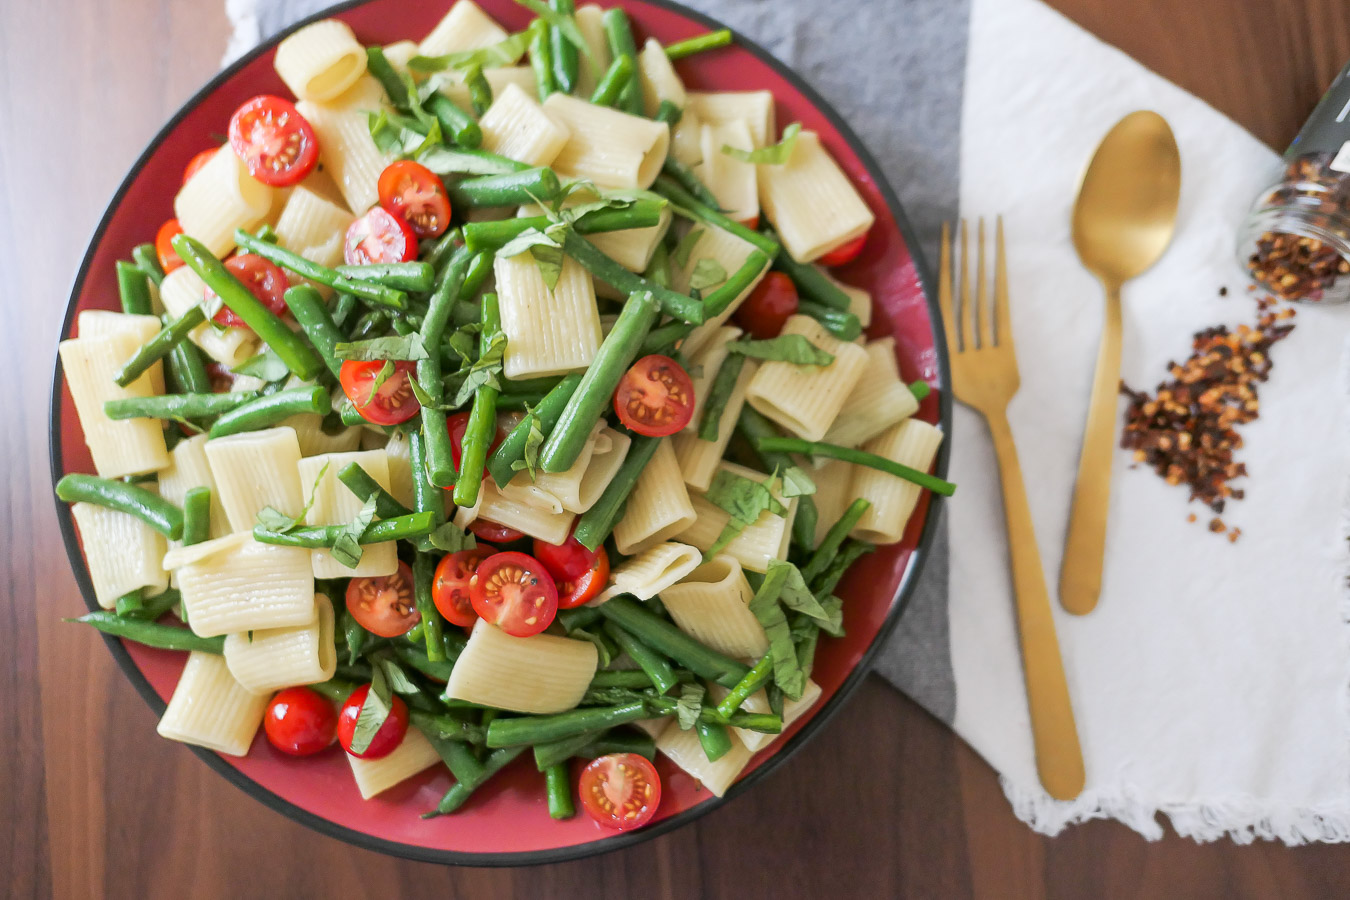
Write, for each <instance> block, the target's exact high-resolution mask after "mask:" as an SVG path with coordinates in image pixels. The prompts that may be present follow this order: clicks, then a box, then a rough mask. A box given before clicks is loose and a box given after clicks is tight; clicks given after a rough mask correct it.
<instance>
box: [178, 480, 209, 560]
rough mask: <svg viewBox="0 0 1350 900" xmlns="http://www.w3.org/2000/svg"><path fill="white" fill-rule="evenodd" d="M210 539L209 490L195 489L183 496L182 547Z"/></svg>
mask: <svg viewBox="0 0 1350 900" xmlns="http://www.w3.org/2000/svg"><path fill="white" fill-rule="evenodd" d="M210 537H211V489H210V488H209V487H195V488H191V489H190V490H188V492H187V493H186V494H184V495H183V546H184V547H186V546H188V545H189V544H200V543H201V542H202V541H205V540H207V539H209V538H210Z"/></svg>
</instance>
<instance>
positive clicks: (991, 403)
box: [938, 216, 1084, 800]
mask: <svg viewBox="0 0 1350 900" xmlns="http://www.w3.org/2000/svg"><path fill="white" fill-rule="evenodd" d="M951 256H952V252H951V234H950V231H949V229H948V226H947V224H946V223H945V222H944V223H943V225H942V251H941V255H940V257H939V263H938V265H939V272H938V301H939V303H940V305H941V306H942V325H943V327H944V328H945V329H946V332H947V349H948V352H949V353H950V355H951V361H952V387H953V389H954V390H955V393H956V398H957V399H958V400H960V401H961V402H962V403H964V404H965V405H966V406H969V407H970V408H972V409H974V410H975V411H976V412H978V413H980V415H982V416H984V418H985V421H986V422H988V423H989V434H990V436H991V437H992V438H993V440H994V454H995V455H996V456H997V457H998V469H999V477H1000V479H1001V480H1002V482H1003V509H1004V512H1005V513H1006V515H1007V519H1008V550H1009V554H1010V556H1011V558H1012V576H1013V593H1014V594H1015V595H1016V598H1017V621H1018V631H1019V633H1020V635H1021V642H1022V669H1023V671H1024V672H1025V673H1026V683H1027V705H1028V707H1029V708H1030V711H1031V730H1032V735H1033V738H1034V740H1035V745H1036V771H1037V772H1038V773H1039V774H1040V778H1041V784H1042V785H1043V786H1044V787H1045V790H1046V791H1047V792H1048V793H1049V794H1050V796H1052V797H1054V798H1055V799H1057V800H1071V799H1073V798H1074V797H1077V796H1078V794H1079V793H1080V792H1081V791H1082V790H1083V779H1084V775H1083V753H1082V750H1081V749H1080V748H1079V745H1078V731H1077V728H1076V726H1075V725H1074V719H1073V707H1072V705H1071V704H1070V703H1069V688H1068V684H1067V683H1066V682H1065V680H1064V664H1063V662H1062V660H1061V658H1060V655H1059V639H1058V638H1056V637H1055V620H1054V617H1053V615H1052V614H1051V611H1050V595H1049V593H1048V592H1047V591H1046V588H1045V573H1044V571H1043V570H1042V569H1041V558H1040V552H1039V550H1038V549H1037V547H1036V536H1035V534H1034V532H1033V531H1032V525H1031V508H1030V507H1029V506H1028V505H1027V492H1026V486H1025V485H1024V484H1023V482H1022V467H1021V465H1020V464H1019V463H1018V461H1017V448H1016V447H1015V446H1014V445H1013V437H1012V430H1011V429H1010V428H1009V427H1008V414H1007V409H1008V401H1009V400H1011V399H1012V398H1013V395H1014V394H1016V393H1017V388H1018V386H1019V384H1020V383H1021V380H1020V378H1019V377H1018V374H1017V355H1016V353H1015V352H1014V351H1013V335H1012V322H1011V320H1010V319H1009V318H1008V265H1007V260H1006V259H1005V257H1004V249H1003V217H1002V216H1000V217H999V218H998V220H997V225H996V229H995V237H994V307H993V309H992V310H990V309H989V303H988V299H987V291H986V289H985V256H984V219H980V221H979V226H978V237H977V255H976V269H975V272H976V274H975V304H974V306H973V307H972V306H971V303H970V274H969V268H970V254H969V252H968V249H967V245H966V222H965V220H964V219H962V220H961V254H960V261H959V263H958V265H959V266H960V269H961V287H960V291H961V296H960V300H961V305H960V308H959V309H956V308H954V304H953V301H952V278H953V274H952V259H951ZM958 316H959V317H960V332H959V335H958V331H957V326H956V319H957V317H958Z"/></svg>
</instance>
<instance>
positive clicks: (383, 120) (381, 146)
mask: <svg viewBox="0 0 1350 900" xmlns="http://www.w3.org/2000/svg"><path fill="white" fill-rule="evenodd" d="M366 129H367V130H368V131H369V132H370V139H371V140H372V141H374V142H375V147H376V149H378V150H379V151H380V152H381V153H384V154H389V153H397V152H399V151H400V150H401V149H403V143H404V138H403V129H401V128H399V127H398V126H397V125H395V124H394V123H393V122H391V121H390V120H389V111H388V110H383V109H382V110H380V112H379V113H378V114H376V113H373V112H370V113H366Z"/></svg>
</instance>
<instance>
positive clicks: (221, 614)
mask: <svg viewBox="0 0 1350 900" xmlns="http://www.w3.org/2000/svg"><path fill="white" fill-rule="evenodd" d="M193 551H195V552H193ZM175 552H183V553H184V555H187V556H190V557H195V558H194V559H193V561H192V562H189V563H187V564H185V565H183V566H181V567H179V568H178V569H177V576H178V589H179V591H180V592H181V593H182V595H183V609H184V611H186V612H187V618H188V625H189V626H190V627H191V628H192V631H193V633H194V634H197V635H200V636H201V637H213V636H215V635H218V634H231V633H233V632H236V631H251V630H255V629H263V628H284V627H286V626H290V625H306V624H308V623H310V622H313V621H314V618H315V616H317V615H318V610H317V608H316V607H315V605H314V573H313V571H312V570H311V569H310V562H309V551H308V550H304V549H301V548H299V547H281V546H278V545H276V544H260V543H258V542H257V541H255V540H253V536H252V535H250V534H243V533H241V534H232V535H230V536H229V537H223V538H217V539H216V540H214V541H207V542H206V543H203V544H193V545H192V546H191V547H184V548H183V550H182V551H175Z"/></svg>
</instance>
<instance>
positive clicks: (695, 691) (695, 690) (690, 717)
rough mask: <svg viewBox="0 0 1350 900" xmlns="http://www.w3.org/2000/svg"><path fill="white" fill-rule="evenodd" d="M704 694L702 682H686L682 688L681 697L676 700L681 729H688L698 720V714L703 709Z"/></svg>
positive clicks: (676, 712) (677, 717) (676, 715)
mask: <svg viewBox="0 0 1350 900" xmlns="http://www.w3.org/2000/svg"><path fill="white" fill-rule="evenodd" d="M703 694H704V689H703V685H701V684H686V685H683V686H682V687H681V688H680V699H679V700H677V701H676V702H675V717H676V719H678V720H679V723H680V730H681V731H688V730H689V729H690V728H693V727H694V724H695V723H696V722H698V714H699V713H700V712H702V710H703Z"/></svg>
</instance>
